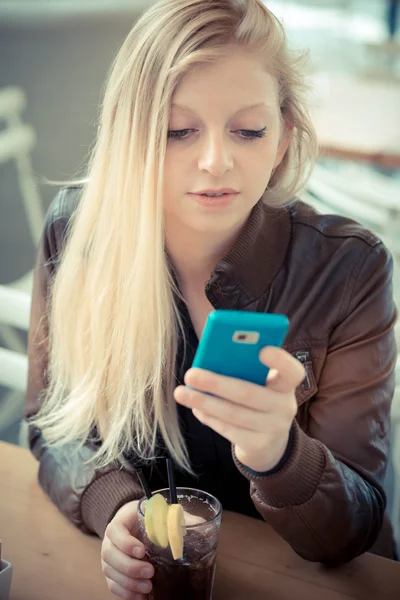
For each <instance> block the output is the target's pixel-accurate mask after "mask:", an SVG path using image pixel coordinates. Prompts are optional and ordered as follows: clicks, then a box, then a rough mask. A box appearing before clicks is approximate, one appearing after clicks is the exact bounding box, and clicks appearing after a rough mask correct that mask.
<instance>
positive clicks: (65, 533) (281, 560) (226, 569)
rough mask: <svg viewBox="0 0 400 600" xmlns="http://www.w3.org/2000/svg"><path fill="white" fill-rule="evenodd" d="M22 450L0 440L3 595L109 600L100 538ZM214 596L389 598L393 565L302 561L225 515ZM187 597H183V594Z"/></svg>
mask: <svg viewBox="0 0 400 600" xmlns="http://www.w3.org/2000/svg"><path fill="white" fill-rule="evenodd" d="M36 478H37V463H36V461H35V460H34V458H32V456H31V455H30V453H29V452H28V451H27V450H25V449H23V448H19V447H17V446H13V445H10V444H5V443H3V442H0V482H1V483H0V486H1V487H0V537H1V538H3V554H4V558H5V559H7V560H10V561H11V562H12V563H13V565H14V576H13V583H12V588H11V600H112V598H114V599H115V596H112V595H111V594H110V593H109V591H108V589H107V586H106V583H105V579H104V577H103V575H102V573H101V569H100V540H99V539H98V538H96V537H91V536H87V535H84V534H83V533H81V532H80V531H78V530H77V529H76V528H75V527H74V526H73V525H71V524H70V523H69V522H68V521H67V520H66V519H65V518H64V517H63V516H62V515H61V513H59V512H58V509H57V508H56V507H55V506H53V504H52V503H51V502H50V500H48V498H47V497H46V496H45V494H44V493H43V492H42V491H41V489H40V488H39V486H38V484H37V481H36ZM213 598H214V600H297V599H299V600H303V599H304V600H345V599H353V600H354V599H359V600H395V599H397V600H398V599H399V598H400V564H399V563H396V562H394V561H390V560H387V559H384V558H380V557H377V556H373V555H371V554H365V555H363V556H362V557H359V558H357V559H355V560H354V561H353V562H352V563H350V564H348V565H345V566H343V567H340V568H336V569H328V568H326V567H323V566H322V565H320V564H315V563H310V562H307V561H304V560H302V559H301V558H300V557H299V556H297V555H296V554H295V553H294V552H293V551H292V550H291V548H290V547H289V546H288V545H287V544H286V543H285V542H284V541H283V540H282V539H281V538H280V537H279V536H278V535H277V534H276V533H275V532H274V531H273V530H272V529H271V528H270V527H269V526H268V525H267V524H266V523H264V522H262V521H258V520H255V519H250V518H248V517H244V516H242V515H237V514H234V513H228V512H227V513H225V514H224V518H223V525H222V529H221V539H220V544H219V553H218V561H217V575H216V581H215V588H214V596H213ZM188 600H189V599H188Z"/></svg>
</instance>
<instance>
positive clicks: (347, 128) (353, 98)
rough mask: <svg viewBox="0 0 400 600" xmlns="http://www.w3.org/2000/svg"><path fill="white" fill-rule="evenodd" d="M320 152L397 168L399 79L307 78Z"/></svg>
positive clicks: (399, 153)
mask: <svg viewBox="0 0 400 600" xmlns="http://www.w3.org/2000/svg"><path fill="white" fill-rule="evenodd" d="M310 84H311V86H312V92H311V95H310V109H311V116H312V120H313V123H314V126H315V129H316V132H317V136H318V142H319V146H320V151H321V154H325V155H328V156H333V157H339V158H345V159H350V160H362V161H368V162H372V163H375V164H379V165H380V166H385V167H392V168H400V82H399V81H396V80H392V81H385V80H379V79H368V78H362V77H360V76H356V75H354V76H349V75H339V74H329V73H322V72H321V73H316V74H315V75H313V77H312V78H311V81H310Z"/></svg>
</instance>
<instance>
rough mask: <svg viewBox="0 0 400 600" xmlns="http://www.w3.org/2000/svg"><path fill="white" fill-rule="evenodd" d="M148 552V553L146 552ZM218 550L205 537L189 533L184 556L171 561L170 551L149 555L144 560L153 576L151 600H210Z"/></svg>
mask: <svg viewBox="0 0 400 600" xmlns="http://www.w3.org/2000/svg"><path fill="white" fill-rule="evenodd" d="M149 550H150V549H149ZM216 554H217V546H216V545H214V546H213V547H211V548H210V541H209V540H207V536H204V534H201V533H198V532H194V531H191V532H188V535H187V536H185V542H184V554H183V558H182V559H180V560H174V559H173V557H172V554H171V551H170V549H169V548H167V549H166V550H165V551H163V552H162V553H160V549H158V552H157V554H153V553H152V552H151V550H150V552H149V553H148V554H147V556H146V559H147V560H148V561H149V562H151V564H152V565H153V567H154V570H155V573H154V577H153V579H152V584H153V590H152V592H151V593H150V595H149V599H150V600H211V597H212V588H213V583H214V574H215V560H216Z"/></svg>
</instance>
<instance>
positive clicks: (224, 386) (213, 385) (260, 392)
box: [177, 368, 265, 411]
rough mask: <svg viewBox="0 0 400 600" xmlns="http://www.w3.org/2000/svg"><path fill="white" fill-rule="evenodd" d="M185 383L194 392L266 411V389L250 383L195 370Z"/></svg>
mask: <svg viewBox="0 0 400 600" xmlns="http://www.w3.org/2000/svg"><path fill="white" fill-rule="evenodd" d="M185 383H186V385H187V386H189V387H190V388H192V389H193V390H197V391H200V392H204V393H208V394H212V395H214V396H218V398H225V399H226V400H229V401H230V402H234V403H235V404H241V405H242V406H247V407H249V408H252V409H253V410H260V411H263V410H264V405H265V388H264V387H263V386H261V385H256V384H255V383H251V382H250V381H245V380H243V379H237V378H236V377H226V376H225V375H220V374H218V373H213V372H212V371H206V370H205V369H196V368H193V369H189V370H188V371H187V372H186V374H185ZM177 389H178V388H177Z"/></svg>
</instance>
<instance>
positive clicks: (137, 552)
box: [105, 520, 145, 558]
mask: <svg viewBox="0 0 400 600" xmlns="http://www.w3.org/2000/svg"><path fill="white" fill-rule="evenodd" d="M105 535H106V536H107V537H108V539H109V540H110V542H111V543H112V544H113V545H114V546H116V547H117V548H118V549H119V550H121V552H123V553H124V554H127V555H128V556H134V557H135V558H143V556H144V553H145V549H144V545H143V544H142V542H140V541H139V540H138V539H136V538H135V537H134V536H133V535H131V534H130V532H129V530H128V529H127V527H126V526H125V525H124V524H123V523H121V522H118V521H115V520H113V521H111V523H109V525H108V526H107V529H106V533H105Z"/></svg>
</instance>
